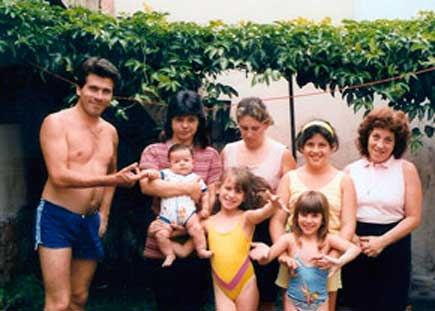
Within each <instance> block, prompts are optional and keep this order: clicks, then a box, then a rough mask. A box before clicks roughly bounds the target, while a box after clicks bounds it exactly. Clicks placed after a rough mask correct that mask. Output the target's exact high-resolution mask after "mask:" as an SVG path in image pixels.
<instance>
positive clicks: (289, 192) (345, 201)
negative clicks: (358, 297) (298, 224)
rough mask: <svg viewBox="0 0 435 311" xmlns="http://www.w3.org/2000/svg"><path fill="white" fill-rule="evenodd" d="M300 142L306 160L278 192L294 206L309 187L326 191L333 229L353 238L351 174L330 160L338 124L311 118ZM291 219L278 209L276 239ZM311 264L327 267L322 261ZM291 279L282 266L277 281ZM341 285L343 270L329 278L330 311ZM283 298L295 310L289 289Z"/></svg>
mask: <svg viewBox="0 0 435 311" xmlns="http://www.w3.org/2000/svg"><path fill="white" fill-rule="evenodd" d="M296 145H297V149H298V151H299V152H301V153H302V154H303V157H304V159H305V163H304V164H303V165H302V166H301V167H299V168H297V169H296V170H293V171H290V172H288V173H287V174H285V175H284V176H283V178H282V179H281V182H280V184H279V187H278V190H277V194H278V195H279V196H280V197H281V199H282V200H283V201H284V202H288V204H289V206H290V210H293V203H294V202H295V201H296V200H297V198H298V197H299V196H300V195H301V194H302V193H304V192H306V191H308V190H317V191H320V192H322V193H323V194H324V195H325V196H326V198H327V199H328V203H329V206H330V211H329V219H330V221H329V231H330V232H332V233H338V234H340V235H341V236H342V237H344V238H346V239H348V240H350V239H351V238H352V236H353V235H354V232H355V192H354V188H353V184H352V180H351V179H350V177H349V176H347V175H346V174H345V173H343V172H342V171H340V170H338V169H337V168H335V167H334V166H333V165H332V164H331V163H330V156H331V154H332V153H333V152H334V151H336V150H337V149H338V137H337V134H336V132H335V130H334V128H333V127H332V126H331V124H330V123H329V122H326V121H324V120H313V121H310V122H308V123H306V124H305V125H304V126H303V127H302V129H301V130H300V132H299V133H298V136H297V138H296ZM290 216H291V215H290ZM287 223H288V224H289V225H290V226H291V223H292V217H288V215H287V214H286V213H285V212H283V211H277V212H276V213H275V215H274V216H273V217H272V219H271V221H270V232H271V235H272V239H273V241H274V242H275V241H277V240H278V238H279V237H280V236H281V235H282V234H284V232H285V230H286V226H287ZM311 264H312V265H317V266H319V267H324V268H326V266H325V263H324V262H321V261H314V262H312V263H311ZM288 281H289V275H288V269H286V268H284V266H281V268H280V272H279V275H278V279H277V281H276V284H277V285H278V286H280V287H282V288H285V289H286V288H287V286H288ZM339 288H341V278H340V271H339V272H337V273H336V274H334V276H333V277H331V278H330V279H328V293H329V298H328V303H329V310H330V311H334V310H335V304H336V297H337V290H338V289H339ZM283 302H284V309H285V310H293V309H292V307H291V304H290V303H289V301H288V297H287V295H286V293H285V291H283Z"/></svg>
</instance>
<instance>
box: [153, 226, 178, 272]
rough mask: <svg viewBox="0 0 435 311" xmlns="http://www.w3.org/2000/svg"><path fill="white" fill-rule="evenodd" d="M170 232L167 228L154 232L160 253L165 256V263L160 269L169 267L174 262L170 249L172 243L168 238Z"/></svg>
mask: <svg viewBox="0 0 435 311" xmlns="http://www.w3.org/2000/svg"><path fill="white" fill-rule="evenodd" d="M171 232H172V230H171V229H169V228H165V229H160V230H159V231H157V232H156V239H157V244H158V245H159V248H160V251H161V252H162V253H163V255H165V257H166V258H165V261H164V262H163V264H162V267H169V266H170V265H172V262H173V261H174V260H175V253H174V250H173V249H172V243H171V240H170V239H169V237H170V236H171Z"/></svg>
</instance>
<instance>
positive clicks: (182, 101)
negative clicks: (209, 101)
mask: <svg viewBox="0 0 435 311" xmlns="http://www.w3.org/2000/svg"><path fill="white" fill-rule="evenodd" d="M183 116H195V117H197V118H198V121H199V125H198V130H197V131H196V133H195V136H194V138H193V143H194V145H195V146H197V147H200V148H202V149H204V148H206V147H207V146H209V145H210V136H209V133H208V130H207V119H206V116H205V112H204V105H203V103H202V100H201V97H200V96H199V95H198V93H196V92H193V91H179V92H178V93H177V94H176V95H175V97H173V98H171V99H170V100H169V104H168V110H167V112H166V121H165V124H164V127H163V131H162V133H161V134H160V140H161V141H166V140H168V139H171V138H172V135H173V133H174V132H173V130H172V119H173V118H176V117H183Z"/></svg>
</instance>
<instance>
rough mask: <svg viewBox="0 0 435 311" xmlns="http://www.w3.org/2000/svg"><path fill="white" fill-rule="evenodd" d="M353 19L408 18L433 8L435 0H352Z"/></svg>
mask: <svg viewBox="0 0 435 311" xmlns="http://www.w3.org/2000/svg"><path fill="white" fill-rule="evenodd" d="M353 2H354V12H353V15H354V19H357V20H363V19H368V20H373V19H383V18H386V19H395V18H399V19H409V18H412V17H416V16H417V14H418V11H433V10H435V0H417V1H410V0H376V1H375V0H354V1H353Z"/></svg>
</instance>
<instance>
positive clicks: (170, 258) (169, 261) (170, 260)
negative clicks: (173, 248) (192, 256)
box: [162, 255, 176, 268]
mask: <svg viewBox="0 0 435 311" xmlns="http://www.w3.org/2000/svg"><path fill="white" fill-rule="evenodd" d="M175 258H176V257H175V255H168V256H166V258H165V261H164V262H163V263H162V267H163V268H164V267H170V266H171V265H172V263H173V262H174V260H175Z"/></svg>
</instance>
